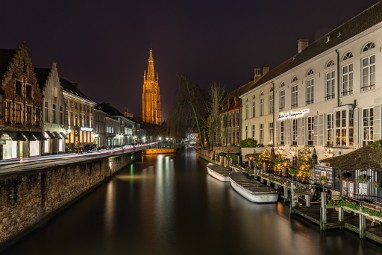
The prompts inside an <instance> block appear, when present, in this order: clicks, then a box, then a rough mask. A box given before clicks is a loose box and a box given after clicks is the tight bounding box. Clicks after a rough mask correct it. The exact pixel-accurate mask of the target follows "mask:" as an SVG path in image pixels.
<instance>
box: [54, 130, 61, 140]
mask: <svg viewBox="0 0 382 255" xmlns="http://www.w3.org/2000/svg"><path fill="white" fill-rule="evenodd" d="M53 134H54V136H55V137H56V138H57V139H62V137H61V136H60V134H59V133H58V132H57V131H53Z"/></svg>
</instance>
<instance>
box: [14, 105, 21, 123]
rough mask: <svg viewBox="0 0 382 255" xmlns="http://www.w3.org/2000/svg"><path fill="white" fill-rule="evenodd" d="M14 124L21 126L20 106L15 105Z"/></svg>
mask: <svg viewBox="0 0 382 255" xmlns="http://www.w3.org/2000/svg"><path fill="white" fill-rule="evenodd" d="M15 112H16V124H21V104H18V103H16V104H15Z"/></svg>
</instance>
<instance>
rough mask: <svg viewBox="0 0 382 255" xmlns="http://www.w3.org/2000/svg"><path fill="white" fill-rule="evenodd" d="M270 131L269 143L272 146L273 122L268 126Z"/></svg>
mask: <svg viewBox="0 0 382 255" xmlns="http://www.w3.org/2000/svg"><path fill="white" fill-rule="evenodd" d="M268 129H269V141H270V142H271V144H273V122H270V123H269V124H268Z"/></svg>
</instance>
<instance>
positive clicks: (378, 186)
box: [373, 181, 381, 189]
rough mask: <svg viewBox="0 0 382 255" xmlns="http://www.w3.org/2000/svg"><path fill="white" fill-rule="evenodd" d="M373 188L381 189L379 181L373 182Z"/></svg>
mask: <svg viewBox="0 0 382 255" xmlns="http://www.w3.org/2000/svg"><path fill="white" fill-rule="evenodd" d="M373 188H376V189H380V188H381V182H380V181H375V182H373Z"/></svg>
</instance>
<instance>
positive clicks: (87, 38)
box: [0, 0, 378, 117]
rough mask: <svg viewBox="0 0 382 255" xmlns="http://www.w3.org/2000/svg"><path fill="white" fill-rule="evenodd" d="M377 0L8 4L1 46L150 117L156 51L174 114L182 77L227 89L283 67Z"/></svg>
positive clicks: (2, 7) (0, 11)
mask: <svg viewBox="0 0 382 255" xmlns="http://www.w3.org/2000/svg"><path fill="white" fill-rule="evenodd" d="M376 2H378V1H376V0H320V1H310V0H290V1H285V0H282V1H278V0H273V1H256V0H251V1H246V0H243V1H224V0H220V1H197V0H194V1H151V0H146V1H123V0H120V1H116V0H110V1H97V0H95V1H80V0H76V1H72V0H65V1H52V0H49V1H46V0H43V1H39V0H34V1H31V0H2V1H1V2H0V24H1V25H0V26H1V33H0V48H3V49H8V48H16V47H17V46H18V45H19V44H20V42H21V40H25V41H26V42H27V45H28V47H29V52H30V55H31V58H32V62H33V64H34V66H35V67H50V66H51V63H52V62H56V63H57V67H58V71H59V74H60V76H61V77H63V78H65V79H67V80H69V81H72V82H76V83H78V85H79V88H80V90H82V91H83V92H84V93H85V94H86V95H87V96H88V97H90V98H91V99H92V100H93V101H95V102H97V103H100V102H110V103H111V104H113V105H114V106H116V107H117V108H118V109H119V110H121V111H123V110H124V109H125V108H128V109H129V112H132V113H133V114H134V115H136V116H141V98H142V83H143V71H144V70H146V69H147V60H148V57H149V50H150V48H152V49H153V56H154V61H155V68H156V71H157V72H159V85H160V88H161V100H162V114H163V116H164V117H166V116H167V114H168V111H169V110H170V108H171V106H172V104H173V102H174V99H175V93H174V92H175V88H176V87H177V80H176V76H177V75H178V74H182V75H185V76H187V77H188V78H189V79H191V80H192V81H193V82H195V83H197V84H199V85H200V86H202V87H205V88H206V89H207V88H208V87H209V85H210V84H211V83H212V82H214V81H216V82H219V83H220V84H222V85H223V86H224V87H225V88H226V90H228V91H229V90H232V89H234V88H237V87H239V86H241V85H243V84H245V83H247V82H248V81H250V80H251V79H252V77H253V68H254V67H262V66H270V67H271V68H272V67H275V66H276V65H278V64H280V63H281V62H282V61H284V60H286V59H287V58H289V57H291V56H293V55H294V54H295V53H296V51H297V43H296V41H297V39H299V38H307V39H309V41H310V42H312V41H314V40H316V39H318V38H319V37H321V36H323V35H324V34H325V33H327V32H329V31H330V30H332V29H334V28H335V27H337V26H339V25H341V24H342V23H343V22H345V21H347V20H348V19H350V18H352V17H353V16H354V15H356V14H358V13H359V12H361V11H363V10H364V9H366V8H368V7H369V6H371V5H372V4H374V3H376Z"/></svg>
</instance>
